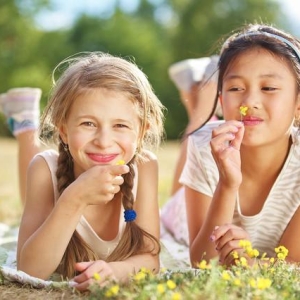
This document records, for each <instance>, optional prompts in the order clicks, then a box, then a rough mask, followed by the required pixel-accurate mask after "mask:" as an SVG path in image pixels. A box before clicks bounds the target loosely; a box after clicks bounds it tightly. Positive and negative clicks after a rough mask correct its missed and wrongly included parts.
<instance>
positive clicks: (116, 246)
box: [17, 53, 163, 290]
mask: <svg viewBox="0 0 300 300" xmlns="http://www.w3.org/2000/svg"><path fill="white" fill-rule="evenodd" d="M65 65H67V68H66V69H65V70H64V72H63V73H62V75H61V76H60V78H59V79H58V81H57V82H56V83H54V87H53V91H52V94H51V96H50V99H49V102H48V105H47V107H46V109H45V110H44V115H43V117H42V126H41V127H42V134H43V135H44V136H46V135H47V136H49V135H53V137H54V139H55V141H56V142H57V144H58V152H56V151H55V150H46V151H44V152H41V153H38V154H37V155H36V156H35V157H34V158H33V160H32V161H31V163H30V166H29V169H28V174H27V187H26V196H25V207H24V213H23V216H22V220H21V224H20V231H19V239H18V251H17V266H18V269H19V270H22V271H24V272H26V273H28V274H30V275H32V276H35V277H38V278H42V279H48V278H49V277H50V276H51V275H52V274H53V273H54V272H57V273H59V274H61V275H62V276H63V277H64V278H68V279H73V280H74V281H75V283H76V287H77V289H78V290H86V289H87V288H88V287H89V286H90V285H91V284H92V283H94V282H95V278H96V279H97V280H98V282H99V284H100V285H101V284H104V283H105V282H106V281H107V280H111V279H113V280H120V281H125V280H127V279H128V276H129V275H131V274H133V273H135V272H137V271H138V270H139V269H140V268H142V267H145V268H147V269H149V270H152V271H154V272H157V271H158V269H159V258H158V255H159V251H160V246H159V242H158V239H159V207H158V199H157V197H158V196H157V188H158V165H157V159H156V156H155V155H154V154H153V153H152V152H150V150H147V149H148V148H149V147H153V146H157V145H158V144H159V142H160V139H161V137H162V134H163V105H162V104H161V102H160V101H159V100H158V98H157V97H156V96H155V94H154V92H153V90H152V88H151V86H150V84H149V82H148V80H147V78H146V76H145V75H144V73H143V72H142V71H141V70H140V69H139V68H138V67H137V66H136V65H135V64H134V63H132V62H129V61H127V60H125V59H123V58H119V57H114V56H111V55H108V54H103V53H86V54H84V55H80V56H76V57H73V58H71V59H67V60H65V61H63V62H62V63H61V64H59V66H58V67H57V68H56V69H57V70H59V69H61V68H62V67H63V66H65ZM95 274H98V275H99V276H98V275H95Z"/></svg>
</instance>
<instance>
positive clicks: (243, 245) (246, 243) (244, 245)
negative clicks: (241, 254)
mask: <svg viewBox="0 0 300 300" xmlns="http://www.w3.org/2000/svg"><path fill="white" fill-rule="evenodd" d="M239 246H240V247H241V248H243V249H244V250H245V249H247V248H248V247H252V245H251V242H250V241H248V240H240V241H239Z"/></svg>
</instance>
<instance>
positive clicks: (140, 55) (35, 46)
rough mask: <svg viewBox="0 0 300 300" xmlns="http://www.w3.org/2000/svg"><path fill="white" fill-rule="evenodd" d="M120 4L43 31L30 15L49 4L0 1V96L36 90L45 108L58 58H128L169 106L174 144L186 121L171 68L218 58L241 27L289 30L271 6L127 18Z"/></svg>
mask: <svg viewBox="0 0 300 300" xmlns="http://www.w3.org/2000/svg"><path fill="white" fill-rule="evenodd" d="M120 2H121V1H116V2H115V3H116V4H115V9H114V10H113V11H112V12H111V13H110V14H109V15H107V14H106V15H105V14H103V13H102V14H99V15H95V14H93V15H92V16H91V15H85V14H82V15H79V16H78V18H77V19H76V20H75V23H74V26H73V27H72V28H70V29H64V30H59V31H58V30H57V31H42V30H40V29H38V27H37V26H36V24H35V23H34V16H35V14H36V13H38V12H39V11H40V10H41V9H44V8H47V7H49V8H51V0H11V1H8V0H0V28H1V31H0V49H1V51H0V59H1V69H0V81H1V87H0V92H4V91H6V90H7V89H9V88H12V87H16V86H38V87H41V88H42V90H43V104H44V103H45V101H46V98H47V96H48V92H49V90H50V87H51V72H52V70H53V69H54V67H55V66H56V65H57V63H59V62H60V61H61V60H62V59H63V58H65V57H67V56H70V55H73V54H75V53H77V52H80V51H105V52H109V53H111V54H114V55H120V56H122V57H128V58H129V59H132V60H134V61H135V62H136V64H137V65H138V66H139V67H140V68H141V69H142V70H143V71H144V72H145V73H146V74H147V76H148V78H149V80H150V82H151V83H152V85H153V88H154V90H155V92H156V94H157V95H158V97H159V98H160V99H161V101H162V102H163V103H164V105H165V106H166V107H167V108H168V113H167V118H166V122H165V128H166V132H167V137H168V138H169V139H174V138H178V137H179V135H180V133H181V132H182V131H183V130H184V127H185V125H186V122H187V117H186V113H185V110H184V108H183V106H182V104H181V101H179V94H178V91H177V90H176V88H175V86H174V85H173V83H172V82H171V81H170V79H169V77H168V67H169V66H170V64H172V63H174V62H176V61H179V60H183V59H187V58H196V57H201V56H208V55H211V54H214V53H217V52H218V50H219V46H220V42H219V41H220V38H223V37H224V35H227V34H228V33H229V32H230V31H232V30H233V29H236V28H237V27H239V26H241V25H243V24H245V23H246V22H255V21H260V20H261V21H264V22H268V23H274V24H276V25H277V26H279V27H282V28H285V29H287V30H288V29H289V28H287V24H285V23H283V22H284V20H285V18H284V17H283V15H282V12H281V10H280V9H279V5H278V3H277V2H276V0H226V1H225V0H140V1H139V5H138V7H137V8H136V10H134V11H131V12H125V11H123V10H122V6H121V3H120ZM70 5H71V4H70ZM0 118H1V116H0ZM3 127H4V126H0V134H1V128H3Z"/></svg>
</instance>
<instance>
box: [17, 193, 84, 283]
mask: <svg viewBox="0 0 300 300" xmlns="http://www.w3.org/2000/svg"><path fill="white" fill-rule="evenodd" d="M82 213H83V207H82V206H80V205H76V204H75V203H74V201H70V200H69V199H65V198H63V197H61V199H60V200H59V201H58V203H57V204H56V205H55V208H54V209H53V211H52V212H51V214H50V215H49V217H48V218H47V219H46V220H45V222H44V223H43V224H42V225H41V226H40V227H39V228H38V229H37V230H36V231H35V232H34V233H33V234H32V235H31V236H30V237H29V238H28V239H27V240H26V241H25V242H24V244H23V246H22V247H21V248H20V249H18V260H17V266H18V269H19V270H22V271H24V272H26V273H28V274H29V275H32V276H35V277H38V278H42V279H47V278H48V277H49V276H50V275H51V274H52V273H53V272H54V271H55V270H56V268H57V266H58V265H59V263H60V262H61V259H62V257H63V254H64V252H65V250H66V247H67V245H68V243H69V241H70V239H71V237H72V235H73V233H74V230H75V228H76V226H77V224H78V222H79V220H80V217H81V215H82ZM24 226H26V225H25V224H24Z"/></svg>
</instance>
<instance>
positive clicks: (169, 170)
mask: <svg viewBox="0 0 300 300" xmlns="http://www.w3.org/2000/svg"><path fill="white" fill-rule="evenodd" d="M0 145H1V146H0V149H1V150H0V151H1V152H0V153H1V155H0V166H1V168H0V222H2V223H6V224H8V225H10V226H17V225H18V224H19V221H20V218H21V214H22V205H21V202H20V197H19V191H18V156H17V155H18V150H17V143H16V141H15V140H14V139H12V138H0ZM178 149H179V147H178V143H177V142H167V143H164V144H163V145H162V146H161V148H160V149H159V150H158V152H157V156H158V159H159V165H160V170H159V176H160V181H159V201H160V205H163V203H164V202H165V201H166V200H167V198H168V196H169V193H170V188H171V182H172V175H173V172H174V168H175V162H176V159H177V155H178ZM82 298H85V296H84V295H78V294H76V293H75V294H74V293H72V291H70V290H65V291H64V290H62V291H61V290H59V291H58V290H48V289H42V290H37V289H31V288H30V287H26V286H21V285H19V284H10V285H0V299H3V300H4V299H9V300H11V299H15V300H21V299H22V300H23V299H49V300H54V299H82Z"/></svg>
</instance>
